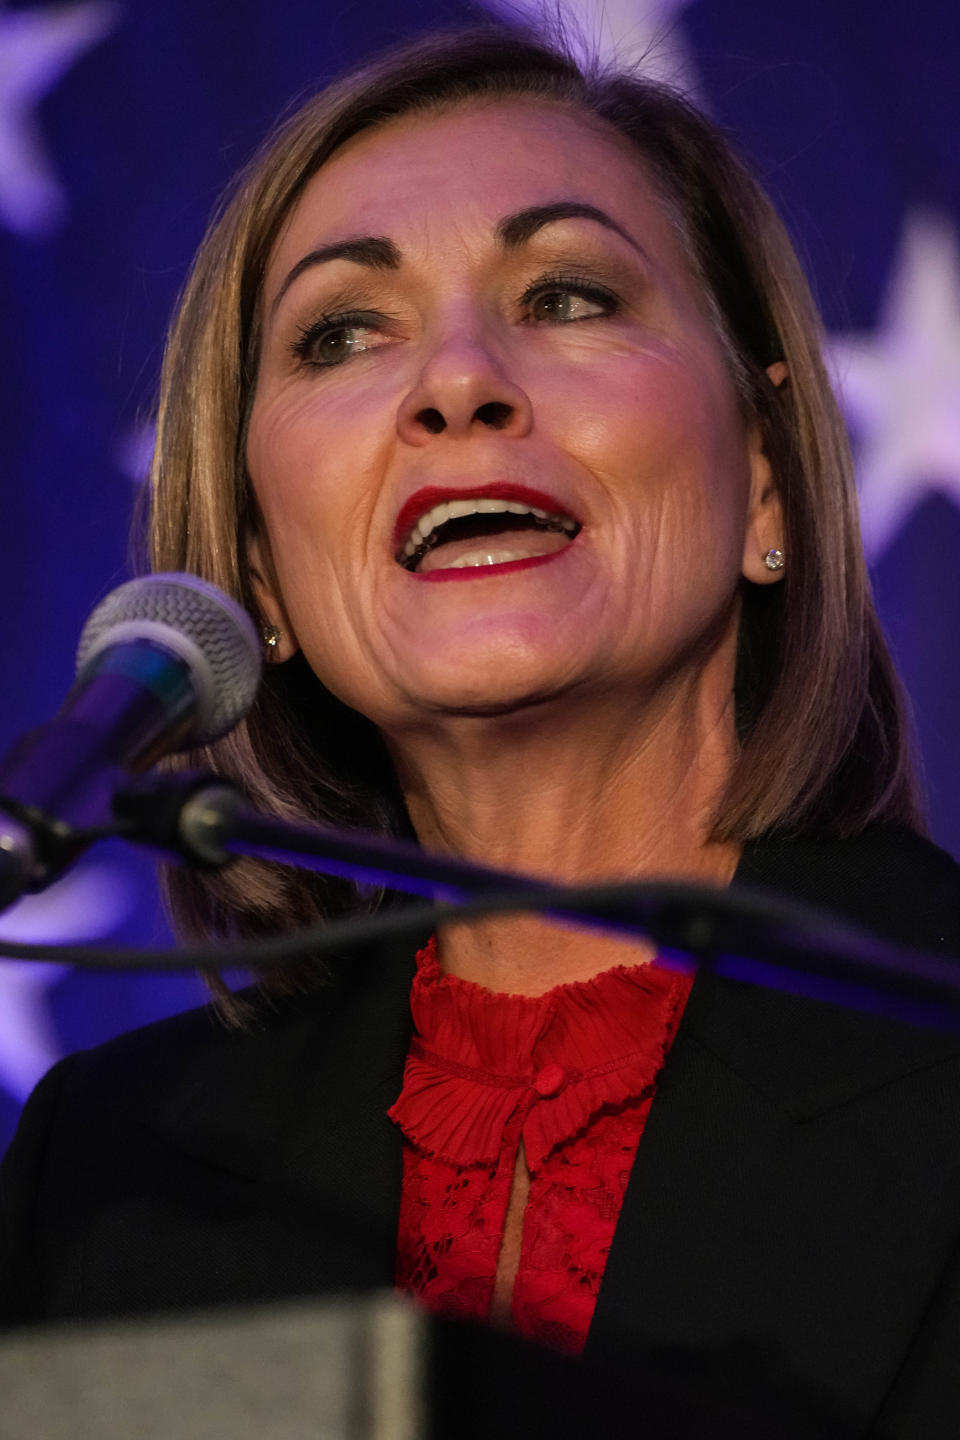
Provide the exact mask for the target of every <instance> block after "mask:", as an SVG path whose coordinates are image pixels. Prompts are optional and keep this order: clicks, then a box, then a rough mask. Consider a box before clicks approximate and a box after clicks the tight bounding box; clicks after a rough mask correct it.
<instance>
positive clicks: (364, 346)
mask: <svg viewBox="0 0 960 1440" xmlns="http://www.w3.org/2000/svg"><path fill="white" fill-rule="evenodd" d="M382 326H383V317H381V316H375V315H361V314H357V315H324V316H322V317H321V318H320V319H319V320H317V321H316V322H315V323H314V324H312V325H306V326H304V327H303V329H302V330H301V331H300V332H299V334H298V335H297V338H296V339H295V340H294V342H293V344H292V345H291V347H290V348H291V350H292V351H293V354H294V355H295V357H296V358H297V359H298V360H299V361H300V362H301V363H302V364H304V365H312V366H313V367H314V368H315V369H318V370H328V369H330V368H332V367H333V366H335V365H342V364H343V363H344V361H345V360H349V359H350V357H351V356H352V355H357V354H359V353H360V352H361V351H363V350H372V349H373V348H374V346H375V345H376V344H377V334H378V327H379V328H380V329H382Z"/></svg>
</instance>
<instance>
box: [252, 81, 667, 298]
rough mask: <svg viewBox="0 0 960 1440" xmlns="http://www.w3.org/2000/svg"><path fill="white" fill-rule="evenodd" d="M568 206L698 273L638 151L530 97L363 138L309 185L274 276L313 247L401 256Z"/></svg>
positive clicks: (591, 120)
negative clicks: (338, 243)
mask: <svg viewBox="0 0 960 1440" xmlns="http://www.w3.org/2000/svg"><path fill="white" fill-rule="evenodd" d="M558 200H573V201H579V202H583V203H585V204H591V205H594V206H595V207H597V208H599V209H601V210H603V211H605V212H606V213H607V214H608V215H610V216H611V217H612V218H613V219H614V220H616V221H618V222H619V223H620V224H621V225H622V226H623V227H624V228H625V229H627V230H628V231H630V232H631V234H633V236H634V238H635V239H636V240H637V241H638V242H639V243H640V244H641V245H642V246H643V248H644V249H645V250H647V251H648V252H650V253H653V254H654V255H656V256H657V257H658V259H660V260H662V262H663V263H664V264H665V265H667V266H668V267H669V268H674V269H679V270H682V271H683V272H686V273H687V274H689V267H688V266H687V264H686V261H685V257H684V252H683V247H682V243H681V239H680V236H679V234H678V232H677V229H676V227H675V226H674V224H673V222H672V221H671V219H670V216H669V214H668V211H667V208H666V206H665V205H664V204H663V202H662V200H661V198H660V196H659V194H658V192H657V190H656V188H655V186H654V184H653V182H652V180H651V178H650V175H649V173H648V170H647V168H646V166H645V164H644V162H643V159H642V157H641V156H640V155H639V154H638V152H637V150H636V149H635V148H634V147H633V146H632V145H631V144H630V143H629V142H628V141H627V140H626V139H625V138H624V137H623V136H621V135H620V134H618V132H617V131H615V130H614V129H613V128H612V127H611V126H608V125H607V124H606V122H605V121H603V120H600V119H599V118H597V117H594V116H591V115H589V114H587V113H585V112H582V111H579V110H577V109H575V108H573V107H571V106H566V105H564V104H561V103H559V102H555V101H549V100H536V99H523V98H520V99H516V100H512V99H511V100H481V101H470V102H468V103H464V104H462V105H458V106H456V107H449V108H445V109H441V110H432V111H428V112H425V113H420V114H414V115H406V116H401V117H399V118H398V119H394V120H390V121H388V122H387V123H386V124H384V125H381V126H379V127H377V128H376V129H373V130H367V131H364V132H363V133H362V134H360V135H358V136H355V137H354V138H353V139H352V140H350V141H348V142H347V143H346V144H345V145H343V146H342V147H341V148H340V149H339V150H338V151H337V152H336V153H335V154H334V155H333V156H332V157H331V158H330V160H328V161H327V163H326V164H325V165H324V166H323V168H322V169H321V170H319V171H318V172H317V174H316V175H314V176H313V177H312V178H311V179H310V181H309V182H308V183H307V185H306V187H305V189H304V191H303V194H302V195H301V196H300V198H299V200H298V202H297V204H296V205H295V206H294V208H293V210H292V212H291V214H290V215H289V217H288V219H287V221H286V223H285V225H284V228H283V230H282V232H281V234H280V237H279V239H278V241H277V244H276V246H275V249H274V253H273V256H272V258H271V266H270V269H271V270H272V271H273V272H274V277H276V272H277V271H278V270H279V269H280V268H281V267H286V266H289V265H290V264H293V263H295V262H296V260H297V259H298V257H299V256H300V255H301V254H303V253H304V252H305V251H308V250H310V249H311V247H314V246H316V245H318V244H324V243H328V242H330V241H335V240H342V239H345V238H350V237H354V236H360V235H377V236H388V237H390V238H392V239H395V240H397V241H398V243H399V244H400V245H401V247H406V246H408V245H411V246H416V245H418V244H423V245H425V246H431V247H436V246H438V245H442V244H443V243H446V242H449V241H451V240H452V241H454V242H455V241H456V240H459V239H462V238H464V237H473V236H474V235H478V236H480V235H489V234H490V233H491V231H492V229H493V227H494V226H495V225H496V223H497V222H498V221H499V220H500V219H502V218H503V217H504V216H505V215H508V214H510V213H513V212H515V211H518V210H521V209H524V208H526V207H528V206H533V205H548V204H552V203H553V202H555V201H558ZM269 288H270V287H269V282H268V289H269Z"/></svg>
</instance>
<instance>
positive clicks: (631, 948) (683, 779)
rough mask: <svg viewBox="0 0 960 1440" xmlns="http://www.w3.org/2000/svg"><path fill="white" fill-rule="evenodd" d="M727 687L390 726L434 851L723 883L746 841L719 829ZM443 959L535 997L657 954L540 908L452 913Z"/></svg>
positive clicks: (417, 816) (452, 968) (470, 975)
mask: <svg viewBox="0 0 960 1440" xmlns="http://www.w3.org/2000/svg"><path fill="white" fill-rule="evenodd" d="M729 696H730V690H729V686H727V687H726V688H725V690H724V689H722V688H721V689H720V691H719V693H718V694H715V695H711V693H710V687H709V686H708V685H706V684H704V677H703V675H702V674H701V675H700V676H699V677H698V682H697V683H696V684H695V685H691V684H685V683H684V682H683V681H682V680H680V681H677V682H676V684H675V685H674V686H673V687H671V688H670V689H667V688H662V689H661V690H659V691H658V694H657V698H656V702H655V703H653V704H646V705H645V704H643V703H642V702H641V703H637V702H631V703H630V704H625V703H624V702H623V697H622V696H615V695H610V696H601V697H599V698H598V697H597V695H596V694H592V695H591V696H590V698H589V702H587V701H583V702H578V700H577V698H576V697H569V696H568V697H565V698H564V700H563V701H562V703H554V702H551V703H550V704H546V705H542V706H536V707H533V706H531V707H529V708H528V709H526V710H524V711H521V712H516V711H515V712H512V713H511V714H509V715H502V716H496V717H490V716H483V717H478V716H456V717H445V718H444V720H443V721H442V722H435V723H432V724H431V725H430V726H429V727H424V728H422V729H418V730H417V731H415V732H406V733H404V734H403V735H402V736H393V737H391V738H390V742H389V743H390V746H391V750H392V752H393V756H394V761H395V763H396V766H397V771H398V774H399V777H400V782H401V785H402V787H403V790H404V794H405V797H406V801H407V806H408V810H409V813H410V817H411V820H412V822H413V825H414V828H415V830H416V832H417V835H418V837H419V839H420V841H421V843H422V844H423V845H424V847H425V848H426V849H430V850H435V851H439V852H442V853H451V854H456V855H460V856H463V857H464V858H466V859H469V860H473V861H475V862H477V863H478V864H484V865H491V866H496V867H498V868H502V869H509V870H519V871H523V872H525V873H527V874H530V875H534V876H537V877H543V878H547V879H551V880H559V881H564V882H567V883H571V884H572V883H589V882H592V881H607V880H622V879H628V878H635V879H644V880H651V879H656V878H665V877H671V878H674V879H686V880H692V881H701V882H704V883H715V884H727V883H728V882H729V880H730V879H731V877H732V875H733V872H734V869H735V868H736V864H737V860H738V858H739V846H737V845H735V844H732V843H725V842H715V841H713V840H711V839H710V831H711V821H712V815H713V812H714V809H715V806H716V803H717V801H718V799H719V796H720V795H721V793H722V791H723V788H724V786H725V784H726V781H727V779H728V777H729V773H730V766H731V763H732V758H733V752H734V729H733V713H732V701H731V700H730V698H729ZM438 951H439V956H440V962H441V964H442V966H443V968H444V969H445V970H446V971H447V972H448V973H451V974H455V975H458V976H461V977H462V978H464V979H469V980H473V981H475V982H476V983H478V984H481V985H485V986H487V987H488V988H489V989H492V990H505V991H509V992H511V993H515V994H526V995H537V994H542V993H543V992H544V991H545V990H548V989H550V988H551V987H552V986H554V985H557V984H562V983H565V982H568V981H571V980H585V979H589V978H590V977H591V976H593V975H596V974H598V973H600V972H601V971H602V970H606V969H609V968H610V967H611V966H613V965H636V964H638V963H641V962H644V961H649V960H651V959H652V958H653V956H654V953H655V951H654V949H653V948H652V946H651V945H650V944H649V943H647V942H644V941H642V940H637V941H636V942H634V941H632V940H622V939H620V938H618V937H616V936H612V935H608V934H601V933H599V932H588V931H586V930H583V929H573V928H571V927H568V926H562V927H561V926H559V925H557V924H555V923H552V922H548V921H545V920H541V919H539V918H537V917H536V916H533V915H519V916H510V917H506V918H498V919H493V920H488V921H484V922H481V923H479V924H471V925H448V926H445V927H443V928H442V930H441V932H440V934H439V935H438Z"/></svg>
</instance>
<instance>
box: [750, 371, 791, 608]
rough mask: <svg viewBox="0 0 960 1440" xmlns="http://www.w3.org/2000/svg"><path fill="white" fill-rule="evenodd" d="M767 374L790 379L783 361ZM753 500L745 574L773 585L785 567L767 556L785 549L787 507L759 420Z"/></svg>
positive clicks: (753, 441) (754, 428)
mask: <svg viewBox="0 0 960 1440" xmlns="http://www.w3.org/2000/svg"><path fill="white" fill-rule="evenodd" d="M767 375H768V376H769V378H770V380H771V382H772V383H773V384H774V385H776V386H778V387H779V386H780V385H783V384H784V383H785V381H786V380H787V378H788V377H787V367H786V365H785V364H784V362H783V361H782V360H778V361H777V362H776V364H774V365H770V366H769V367H768V369H767ZM749 446H750V503H749V509H748V512H747V528H746V534H745V536H744V545H743V564H742V573H743V576H744V578H745V579H747V580H751V581H752V582H753V583H754V584H755V585H773V584H776V582H777V581H778V580H782V579H783V569H782V568H780V569H773V570H771V569H770V567H769V566H768V565H767V563H766V559H765V557H766V556H767V555H768V554H769V553H770V551H771V550H781V551H782V550H783V548H784V547H783V507H782V506H781V503H780V492H779V490H778V488H777V477H776V476H775V475H774V474H773V471H772V469H771V467H770V459H769V457H768V455H767V452H766V450H765V448H764V442H763V435H762V434H761V431H760V426H759V424H757V422H756V421H754V423H753V424H752V425H751V427H750V432H749ZM787 558H788V560H789V557H787Z"/></svg>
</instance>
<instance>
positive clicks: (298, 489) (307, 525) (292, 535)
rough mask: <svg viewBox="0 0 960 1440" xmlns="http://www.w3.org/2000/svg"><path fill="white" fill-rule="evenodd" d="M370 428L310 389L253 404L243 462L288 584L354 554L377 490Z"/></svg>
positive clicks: (293, 587)
mask: <svg viewBox="0 0 960 1440" xmlns="http://www.w3.org/2000/svg"><path fill="white" fill-rule="evenodd" d="M342 408H343V407H340V409H342ZM372 436H373V432H372V431H371V429H370V428H369V427H367V426H364V425H363V423H362V422H360V423H358V421H357V420H356V419H355V418H354V417H353V416H346V415H342V414H340V411H339V410H338V409H337V408H334V407H330V406H323V407H321V405H320V403H319V402H318V401H317V400H316V399H314V398H313V397H312V396H309V395H308V396H307V397H306V398H304V397H303V396H302V395H301V396H300V397H298V398H296V399H289V400H287V399H277V400H274V401H273V402H271V403H269V404H265V405H263V406H262V407H257V406H255V407H254V412H253V415H252V416H251V421H250V430H249V436H248V441H247V465H248V469H249V472H250V478H251V480H252V482H253V488H254V492H255V494H256V497H257V503H258V505H259V507H260V512H261V514H262V516H263V520H264V524H265V526H266V529H267V534H268V535H269V537H270V542H271V547H272V550H273V557H274V562H275V565H276V568H277V573H278V576H279V578H280V580H281V584H282V586H283V588H284V591H285V592H286V591H287V589H288V588H289V589H290V590H291V591H292V592H295V591H296V590H297V589H298V588H299V587H300V584H301V582H303V583H306V582H308V580H309V578H310V577H313V576H315V575H316V572H317V569H318V567H319V568H321V569H323V570H327V569H329V568H331V567H332V568H333V569H336V568H337V566H338V565H343V564H350V563H351V560H353V559H354V558H355V554H356V542H357V539H358V536H360V535H362V534H363V533H364V531H365V529H366V523H367V520H368V517H369V512H370V507H371V505H372V498H373V494H374V487H373V485H372V483H371V480H372V476H373V473H374V472H375V470H376V468H377V458H378V457H377V447H376V445H375V442H374V440H373V438H372ZM284 599H285V600H286V601H287V602H288V605H289V604H295V600H294V596H293V594H291V595H290V596H288V595H287V594H286V593H285V594H284Z"/></svg>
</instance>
